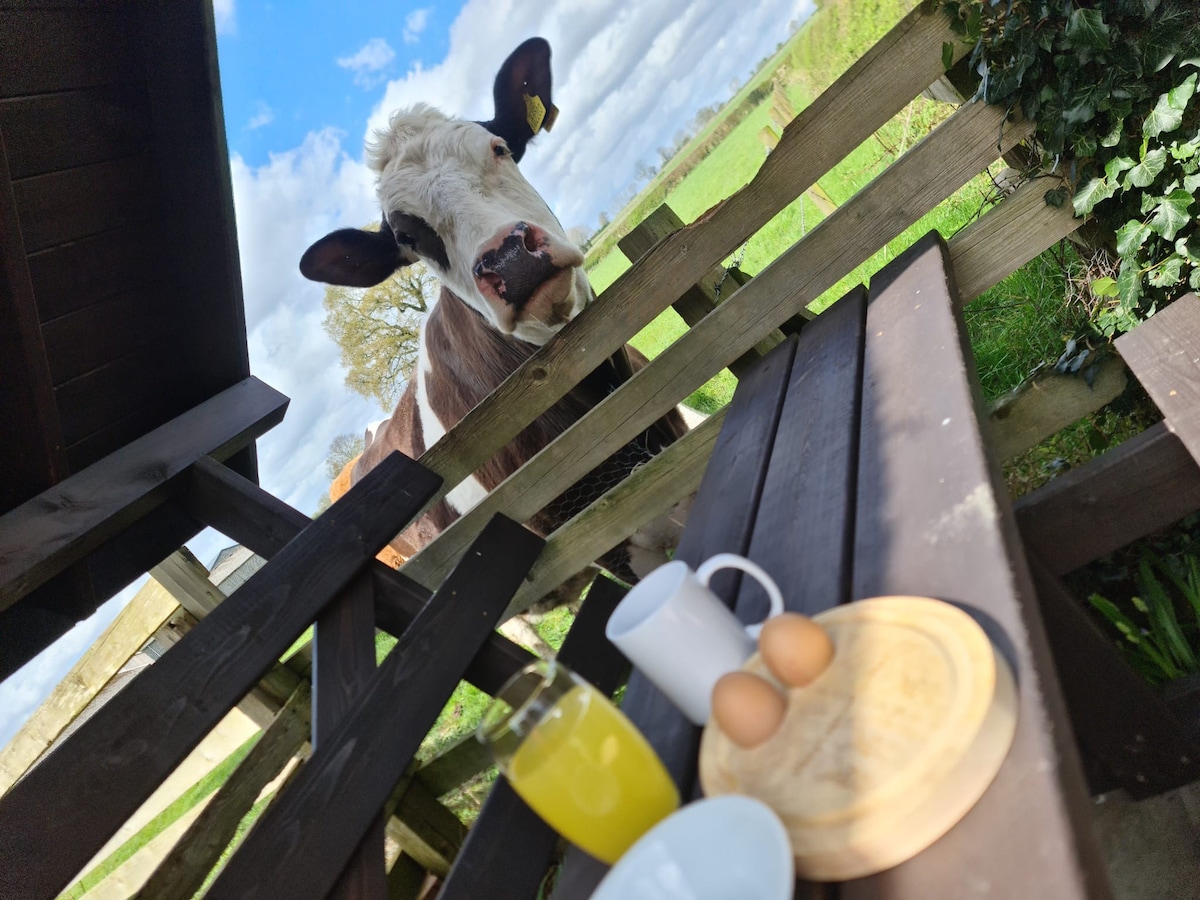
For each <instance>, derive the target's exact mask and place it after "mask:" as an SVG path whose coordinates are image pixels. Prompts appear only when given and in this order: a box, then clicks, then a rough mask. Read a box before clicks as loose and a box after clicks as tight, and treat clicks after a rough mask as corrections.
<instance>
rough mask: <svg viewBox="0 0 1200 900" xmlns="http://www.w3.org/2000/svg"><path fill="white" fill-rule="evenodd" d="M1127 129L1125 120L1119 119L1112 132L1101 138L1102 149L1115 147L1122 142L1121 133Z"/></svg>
mask: <svg viewBox="0 0 1200 900" xmlns="http://www.w3.org/2000/svg"><path fill="white" fill-rule="evenodd" d="M1124 127H1125V120H1124V119H1123V118H1122V119H1117V122H1116V124H1115V125H1113V127H1112V131H1110V132H1109V133H1108V134H1106V135H1105V136H1104V137H1102V138H1100V146H1101V147H1115V146H1117V144H1119V143H1120V142H1121V131H1122V130H1123V129H1124Z"/></svg>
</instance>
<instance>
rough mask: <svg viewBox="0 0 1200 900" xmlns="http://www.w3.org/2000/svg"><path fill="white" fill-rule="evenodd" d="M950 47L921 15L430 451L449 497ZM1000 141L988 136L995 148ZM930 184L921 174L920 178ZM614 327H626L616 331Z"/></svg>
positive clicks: (876, 120)
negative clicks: (753, 169) (751, 171)
mask: <svg viewBox="0 0 1200 900" xmlns="http://www.w3.org/2000/svg"><path fill="white" fill-rule="evenodd" d="M944 42H945V43H949V44H950V46H951V47H952V52H953V53H954V55H955V56H956V57H957V56H962V55H965V52H966V48H965V46H964V45H963V44H962V42H961V41H958V40H956V39H955V37H954V35H953V34H952V32H951V31H950V28H949V24H948V22H947V20H946V19H945V17H944V16H942V15H941V14H940V13H936V12H934V13H927V12H925V11H924V10H923V9H921V8H917V9H914V10H913V11H912V12H911V13H910V14H909V15H907V16H906V17H905V18H904V19H903V20H901V21H900V22H899V23H898V24H897V25H896V26H895V27H894V28H893V29H892V30H891V31H889V32H888V33H887V34H886V35H885V36H884V37H883V38H882V39H881V40H880V41H879V42H878V43H876V44H875V45H874V46H873V47H872V48H871V49H870V50H869V51H867V53H866V54H864V55H863V56H862V57H861V58H860V59H859V60H858V61H857V62H856V63H854V65H852V66H851V67H850V68H849V69H848V70H847V71H846V73H845V74H844V75H842V77H841V78H839V79H838V80H837V81H836V82H835V83H834V84H833V85H832V86H831V87H830V88H829V89H828V90H826V91H825V92H824V93H823V94H822V95H821V96H820V97H819V98H817V100H815V101H814V102H813V103H812V104H811V105H810V106H808V107H807V108H806V109H805V110H804V111H803V112H801V113H800V115H799V116H798V117H797V118H796V119H795V120H794V121H793V122H792V123H791V124H790V125H789V126H788V128H787V129H786V130H785V132H784V135H783V139H782V140H781V141H780V144H779V146H778V147H777V148H776V149H775V151H774V152H772V153H771V155H770V156H769V157H768V158H767V160H766V161H765V162H764V163H763V166H762V168H761V169H760V170H759V172H758V173H757V174H756V175H755V177H754V179H753V180H752V181H751V182H750V184H748V185H746V186H745V187H744V188H742V189H741V190H740V191H738V192H737V193H735V194H733V195H732V196H731V197H729V198H728V199H726V200H725V201H724V202H722V203H720V204H718V205H717V206H715V207H714V208H713V209H711V210H709V211H708V212H707V213H705V214H704V215H703V216H701V217H700V218H699V219H698V220H696V221H695V222H693V223H692V224H691V225H689V226H687V227H686V228H683V229H681V230H680V231H678V232H676V233H675V234H673V235H671V237H670V238H668V239H666V240H664V241H662V242H660V243H659V244H658V245H657V246H656V247H655V248H654V250H652V251H651V252H650V253H648V254H647V255H646V256H645V257H644V258H643V259H642V261H641V262H640V263H639V265H637V266H635V267H634V268H632V269H630V270H629V271H628V272H626V273H625V274H624V275H622V276H621V277H620V278H619V279H617V281H616V283H614V284H613V286H612V287H610V288H609V289H608V290H607V291H605V293H604V295H603V296H602V297H601V298H600V300H599V301H598V302H597V303H594V304H592V305H591V306H590V307H589V308H588V309H586V310H584V311H583V313H582V314H581V315H580V316H578V317H577V318H576V319H575V320H574V321H573V322H571V323H570V324H569V325H568V326H567V327H566V328H564V329H563V331H562V332H561V333H560V334H559V335H558V336H557V338H556V339H555V340H554V341H552V342H551V343H549V344H547V345H546V346H545V347H542V348H540V349H539V350H538V352H537V353H535V354H534V355H533V356H532V357H530V359H529V360H528V361H527V362H526V363H525V364H524V365H523V366H522V367H521V369H520V370H518V371H517V372H516V373H514V374H513V375H512V376H511V377H509V378H508V379H507V380H506V381H505V382H504V384H502V385H501V386H500V387H499V388H498V389H497V390H496V391H495V392H493V395H492V398H491V399H490V400H489V401H488V402H487V403H482V404H480V405H479V406H477V407H476V408H475V409H474V410H472V411H471V412H470V413H469V414H468V415H467V416H466V417H465V418H464V419H463V420H462V421H461V422H460V423H459V424H458V426H456V427H455V428H454V429H453V430H452V431H451V432H450V433H448V434H447V435H446V436H445V437H444V438H442V439H441V440H440V441H439V442H438V443H437V444H436V445H435V446H434V447H431V448H430V449H429V451H428V452H427V453H426V454H425V456H424V457H423V458H422V462H423V463H424V464H425V465H427V466H429V467H430V468H431V469H433V470H434V471H436V472H438V473H439V474H441V475H442V477H443V478H445V480H446V485H445V486H446V490H449V489H451V488H452V487H453V486H454V485H456V484H458V483H459V482H460V481H462V479H463V478H465V477H466V476H467V475H469V474H470V473H471V472H473V471H475V469H477V468H479V466H480V465H481V464H482V463H483V462H484V461H486V460H487V459H489V458H490V457H491V456H492V455H493V454H494V453H495V452H496V451H497V450H498V449H500V447H502V446H504V444H506V443H508V441H510V440H511V439H512V438H513V437H515V436H516V435H517V434H518V433H519V432H520V431H521V429H523V428H524V427H525V426H526V425H528V424H529V423H530V422H532V421H533V419H534V418H536V417H537V416H538V415H539V414H540V413H541V411H542V410H544V409H546V408H548V407H549V406H550V405H551V404H553V403H554V402H555V401H556V400H557V399H558V398H560V397H562V396H563V395H564V394H565V393H566V392H567V391H568V390H570V389H571V387H572V386H573V385H574V384H576V383H577V382H578V381H579V380H580V379H581V378H583V377H584V376H585V375H587V373H588V372H591V371H592V370H593V369H595V368H596V366H597V365H599V364H600V362H601V361H602V360H603V359H604V358H605V357H606V356H609V355H610V354H611V353H612V352H613V351H614V350H615V349H616V348H617V347H618V346H620V345H621V344H623V343H625V341H627V340H628V339H629V338H630V337H631V336H632V335H634V334H636V333H637V332H638V331H640V330H641V329H642V328H643V327H644V326H645V325H646V324H648V323H649V322H650V321H651V320H653V319H654V317H655V316H657V315H658V313H659V312H661V311H662V310H663V309H665V308H666V307H667V305H669V304H670V303H671V302H672V301H673V300H675V299H676V298H677V297H679V296H680V295H681V294H682V293H683V292H684V291H686V290H687V289H688V288H689V287H690V286H691V285H693V284H695V283H696V282H697V281H699V280H700V279H701V278H703V277H704V275H705V273H706V272H707V271H708V270H709V269H710V268H712V267H713V266H714V265H716V264H717V263H718V262H719V261H720V260H722V259H724V258H725V257H726V256H728V255H729V254H730V253H732V252H733V251H734V250H735V249H737V247H738V246H739V245H741V244H742V243H743V242H744V241H745V240H746V239H747V238H748V237H749V236H750V235H752V234H754V233H755V232H756V231H758V230H759V229H760V228H761V227H762V226H763V225H765V224H766V223H767V222H769V221H770V220H771V219H772V218H773V217H774V216H775V214H776V213H778V212H779V211H780V210H782V209H783V208H784V207H786V206H787V205H788V204H789V203H790V202H791V201H793V200H794V199H795V198H796V197H798V196H799V195H800V194H801V193H803V192H804V191H805V190H806V189H807V188H808V187H810V186H811V185H812V184H813V183H814V182H815V181H816V180H817V178H818V177H820V176H821V175H822V174H824V173H825V172H826V171H828V170H829V169H830V168H832V167H833V166H834V165H835V164H836V163H837V162H838V161H839V160H840V159H841V158H842V157H844V156H845V155H846V154H847V153H849V152H850V151H851V150H852V149H853V148H854V147H856V146H858V145H859V144H860V143H862V142H863V141H864V140H866V139H867V138H869V137H870V136H871V135H872V134H873V133H874V132H875V131H876V130H878V129H879V128H880V127H882V126H883V125H884V124H885V123H886V122H887V121H888V120H889V119H890V118H891V117H892V116H893V115H895V114H896V113H897V112H899V111H900V110H901V109H902V108H903V107H904V106H905V104H907V103H908V102H909V101H910V100H911V99H912V98H913V97H915V96H916V95H917V94H919V93H920V92H921V91H922V90H924V89H925V88H926V87H928V85H929V84H930V83H931V82H933V81H934V80H935V79H936V78H937V77H938V76H939V75H940V74H941V67H942V61H941V52H942V45H943V43H944ZM998 131H999V128H998V127H997V128H995V129H993V131H992V133H991V135H990V140H991V143H992V144H993V145H994V144H995V136H996V133H997V132H998ZM980 168H982V166H981V167H980ZM975 171H976V172H977V171H979V169H976V170H975ZM927 174H928V173H927V172H922V173H921V177H922V179H923V178H924V177H925V176H926V175H927ZM971 174H975V172H972V173H971ZM875 246H878V244H875ZM872 249H874V248H872ZM818 258H819V257H818ZM617 322H619V323H621V327H620V328H617V327H614V323H617ZM773 325H774V323H772V326H773ZM753 343H754V342H751V345H752V344H753ZM738 355H740V353H738V354H734V356H738Z"/></svg>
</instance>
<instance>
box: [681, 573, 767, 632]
mask: <svg viewBox="0 0 1200 900" xmlns="http://www.w3.org/2000/svg"><path fill="white" fill-rule="evenodd" d="M718 569H741V570H742V571H743V572H745V573H746V574H747V575H751V576H753V577H754V580H755V581H757V582H758V583H759V584H761V585H762V586H763V589H764V590H765V591H766V592H767V598H768V599H769V600H770V601H771V611H770V612H769V613H768V614H767V619H769V618H771V616H777V615H779V614H780V613H781V612H783V594H782V593H781V592H780V590H779V585H777V584H776V583H775V579H773V578H772V577H771V576H770V575H768V574H767V573H766V571H765V570H764V569H763V568H762V566H760V565H759V564H758V563H755V562H751V561H750V560H748V559H746V557H744V556H738V555H737V554H736V553H718V554H717V555H716V556H712V557H710V558H708V559H706V560H705V561H704V562H702V563H701V564H700V565H699V567H698V568H697V569H696V579H697V580H698V581H699V582H700V583H701V584H702V585H704V586H705V587H708V581H709V579H710V578H712V576H713V573H714V572H716V571H717V570H718ZM765 621H766V619H764V620H763V622H765ZM763 622H759V623H758V624H757V625H747V626H746V633H747V634H748V635H750V637H752V638H757V637H758V634H759V632H760V631H762V627H763Z"/></svg>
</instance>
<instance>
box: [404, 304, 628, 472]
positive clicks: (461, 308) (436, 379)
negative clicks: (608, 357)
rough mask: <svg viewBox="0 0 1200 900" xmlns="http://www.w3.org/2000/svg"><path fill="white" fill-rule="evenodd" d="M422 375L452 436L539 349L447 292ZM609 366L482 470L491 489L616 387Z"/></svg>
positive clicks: (434, 316) (433, 322)
mask: <svg viewBox="0 0 1200 900" xmlns="http://www.w3.org/2000/svg"><path fill="white" fill-rule="evenodd" d="M422 344H423V346H422V348H421V353H422V358H421V360H419V362H418V372H419V373H420V377H422V378H424V379H425V381H424V385H423V387H424V394H425V398H426V399H427V401H428V403H429V405H430V407H431V408H432V410H433V412H434V413H435V414H436V415H437V418H438V420H439V422H440V423H441V424H442V426H443V427H444V429H445V430H446V431H449V430H450V429H451V428H453V427H454V426H455V425H457V424H458V422H459V421H461V420H462V418H463V416H465V415H466V414H467V413H468V412H470V411H471V409H472V408H474V407H475V406H476V405H477V404H478V403H479V402H480V401H481V400H483V399H484V398H485V397H486V396H487V395H488V394H490V393H491V392H492V391H493V390H495V389H496V388H497V387H499V386H500V384H501V383H502V382H503V381H504V380H505V379H506V378H507V377H508V376H509V375H511V374H512V373H513V372H514V371H516V369H517V368H519V367H520V365H521V364H522V363H523V362H525V360H527V359H528V358H529V357H530V356H531V355H532V354H533V353H534V352H535V351H536V350H537V349H538V348H537V347H536V346H534V345H533V344H528V343H526V342H525V341H521V340H517V339H516V338H513V337H511V336H510V335H505V334H501V333H500V332H499V331H498V330H496V329H495V328H494V327H492V326H491V325H490V324H489V323H488V322H487V321H485V320H484V318H483V317H482V316H481V315H480V314H479V313H477V312H475V310H473V309H471V307H469V306H468V305H467V304H466V303H465V302H464V301H463V300H462V299H461V298H460V297H458V296H456V295H455V294H453V293H452V292H451V291H450V290H448V289H446V288H444V287H443V289H442V293H441V295H440V297H439V299H438V302H437V305H436V306H435V307H434V308H433V310H432V311H431V312H430V314H429V317H428V319H426V321H425V324H424V334H423V341H422ZM612 381H613V373H611V372H610V371H609V367H601V368H600V369H598V370H597V371H596V372H595V373H593V374H592V375H589V376H588V378H586V379H585V380H584V381H583V382H582V383H581V384H580V385H578V386H577V387H575V388H574V389H573V390H571V391H570V392H569V393H568V394H567V395H566V396H565V397H563V398H562V399H561V400H559V401H558V402H557V403H556V404H554V406H552V407H551V408H550V409H548V410H546V412H544V413H543V414H542V415H541V416H539V417H538V418H537V419H536V420H535V421H534V422H533V423H532V424H530V425H529V426H528V427H527V428H526V429H525V430H524V431H522V432H521V434H520V435H518V436H517V437H516V438H515V439H514V440H513V441H512V442H511V443H509V444H508V445H507V446H506V447H505V448H503V449H502V450H500V451H499V452H498V453H497V454H496V455H495V456H494V457H493V458H492V459H491V460H489V462H488V463H487V464H485V465H484V466H483V467H482V468H481V469H480V470H479V476H480V480H481V482H482V484H483V486H484V488H485V489H487V490H491V489H492V488H494V487H495V486H496V485H497V484H499V483H500V482H501V481H503V480H504V479H505V478H507V477H508V476H509V475H511V474H512V473H513V472H515V471H516V470H517V469H518V468H520V467H521V465H523V464H524V463H525V462H526V461H527V460H529V459H530V458H531V457H532V456H534V455H535V454H536V453H538V452H539V451H540V450H541V449H542V448H543V447H545V446H546V445H547V444H549V443H550V442H551V441H552V440H554V439H555V438H556V437H558V436H559V435H560V434H562V433H563V432H564V431H566V429H567V428H569V427H570V426H571V425H572V424H573V423H574V422H576V421H578V420H579V419H580V418H581V417H582V416H583V415H585V414H586V413H587V411H588V410H590V409H591V408H592V407H593V406H595V405H596V404H597V403H599V402H600V401H601V400H603V399H604V397H606V396H607V395H608V393H609V392H610V391H611V390H612V389H613V388H614V387H615V386H616V385H615V383H612V384H610V382H612Z"/></svg>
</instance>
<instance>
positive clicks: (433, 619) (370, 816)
mask: <svg viewBox="0 0 1200 900" xmlns="http://www.w3.org/2000/svg"><path fill="white" fill-rule="evenodd" d="M372 474H373V473H372ZM367 477H368V479H369V478H370V477H371V476H370V475H368V476H367ZM363 483H364V482H359V484H360V485H361V484H363ZM357 487H358V485H356V486H355V488H352V489H351V492H352V493H353V491H354V490H355V489H356V488H357ZM347 496H349V495H347ZM344 502H345V500H343V501H342V503H344ZM342 503H339V504H336V505H335V506H340V505H342ZM333 512H335V510H333V509H331V511H330V512H329V513H326V514H325V515H331V514H332V513H333ZM322 518H324V516H322ZM316 524H317V525H319V524H320V520H318V521H317V523H316ZM541 546H542V541H541V539H540V538H538V537H537V536H536V535H534V534H533V533H532V532H530V531H528V530H526V529H525V528H523V527H522V526H520V525H518V524H516V523H514V522H512V521H510V520H506V519H504V518H503V517H497V519H496V520H495V521H494V522H492V523H490V524H489V526H488V528H487V529H485V531H484V532H483V533H482V534H481V535H480V539H479V542H478V543H477V544H476V545H475V548H474V549H473V550H472V552H471V554H470V556H469V557H468V558H467V560H466V561H465V562H464V563H463V564H462V565H461V566H459V567H458V568H457V569H456V570H455V571H454V573H453V574H451V576H450V577H449V578H448V579H447V580H446V583H445V584H443V585H442V587H441V589H440V590H439V591H438V593H437V594H435V595H434V597H433V598H432V599H431V600H430V602H429V603H428V604H427V605H426V606H425V608H424V609H423V610H421V613H420V614H419V615H418V616H417V618H416V620H414V622H413V624H412V625H411V626H410V627H409V628H408V629H407V630H406V631H405V632H404V634H403V635H401V637H400V640H399V643H397V645H396V647H395V648H394V649H393V650H392V652H391V653H390V654H389V655H388V657H387V659H385V660H384V662H383V664H382V665H380V667H379V669H378V671H377V673H376V675H375V677H374V678H373V679H372V680H371V683H370V685H369V686H368V688H367V690H366V692H365V693H364V695H363V697H362V699H361V700H360V702H359V703H358V704H357V705H356V706H355V709H354V710H353V711H351V712H349V713H348V715H347V718H346V719H345V720H344V721H343V724H342V725H341V726H340V727H339V728H338V730H337V731H336V733H335V734H334V736H333V737H332V738H331V740H330V742H329V743H328V744H326V745H325V747H324V748H323V749H321V750H318V751H317V752H316V753H315V754H314V755H313V757H312V759H311V760H310V761H309V762H308V764H307V765H306V766H305V769H304V771H303V773H301V775H300V776H299V777H298V778H297V779H296V781H295V783H294V784H293V785H292V786H291V788H290V789H289V790H288V792H287V793H286V794H285V795H284V796H282V797H281V798H280V799H279V801H278V802H277V803H276V804H275V805H274V806H273V807H272V808H271V809H270V810H268V811H267V813H266V814H265V815H264V816H263V818H262V819H261V820H260V821H259V826H258V827H257V828H256V829H255V830H254V832H252V833H251V834H250V835H249V837H248V838H247V839H246V841H245V843H244V844H243V845H242V849H241V851H240V852H239V853H238V854H236V855H235V856H234V857H233V858H232V859H231V860H230V862H229V863H228V865H227V866H226V868H225V870H224V871H223V872H222V873H221V875H220V876H218V878H217V880H216V882H214V884H213V886H212V888H211V889H210V891H209V894H208V896H210V897H212V898H213V900H220V898H228V897H255V898H257V897H262V896H264V895H266V894H272V893H273V894H277V895H279V896H287V897H294V898H302V897H313V898H322V897H324V896H325V895H326V893H328V891H329V890H330V888H332V886H333V884H334V881H335V880H336V878H337V876H338V873H339V872H340V871H341V869H342V867H343V865H344V864H345V862H346V861H347V860H348V859H349V858H350V856H351V854H352V853H353V852H354V850H355V848H356V847H357V846H358V844H359V841H360V840H361V838H362V835H363V834H364V833H365V832H366V830H367V828H368V827H369V825H370V823H371V822H372V821H373V820H374V818H375V816H377V815H378V814H379V811H380V810H381V809H382V808H383V805H384V802H385V801H386V800H387V798H388V795H389V793H390V792H391V790H392V787H393V785H395V784H396V782H397V781H398V780H399V778H400V776H401V774H402V773H403V772H404V770H405V768H406V767H407V766H408V764H409V762H410V761H411V759H412V756H413V754H414V753H415V752H416V750H417V747H418V745H419V743H420V741H421V738H422V737H423V736H424V734H425V732H426V731H427V730H428V729H429V726H430V725H432V724H433V721H434V719H435V718H436V717H437V715H438V713H439V712H440V711H441V709H442V706H443V705H444V704H445V700H446V698H447V697H448V696H449V695H450V692H451V691H452V690H453V689H454V686H455V685H456V684H457V683H458V681H459V678H460V677H461V675H462V670H463V669H464V668H465V667H466V664H467V662H468V661H469V660H470V659H471V657H472V656H474V655H475V653H476V652H478V650H479V648H480V647H481V646H482V645H483V642H484V640H485V639H486V638H487V635H488V634H489V633H490V632H491V630H492V628H494V627H495V625H496V623H497V620H498V618H499V616H500V613H501V611H502V610H503V608H504V606H505V605H507V603H508V600H509V599H510V597H511V596H512V593H513V592H514V591H515V590H516V588H517V586H518V585H519V584H520V581H521V579H522V578H523V577H524V575H525V572H526V571H528V568H529V566H530V565H531V564H532V563H533V560H534V558H535V557H536V556H537V553H538V551H539V550H540V549H541ZM285 552H286V551H285ZM447 635H453V636H454V640H452V641H448V640H447V639H446V636H447Z"/></svg>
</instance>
